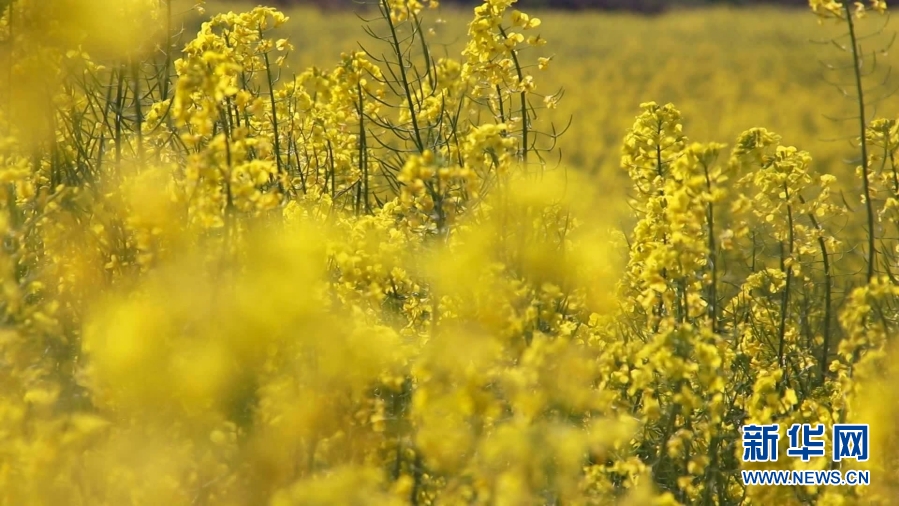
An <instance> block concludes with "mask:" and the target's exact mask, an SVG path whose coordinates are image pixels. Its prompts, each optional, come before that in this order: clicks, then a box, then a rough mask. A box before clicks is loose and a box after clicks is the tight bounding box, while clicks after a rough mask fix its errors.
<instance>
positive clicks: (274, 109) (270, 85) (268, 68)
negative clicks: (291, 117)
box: [259, 27, 284, 190]
mask: <svg viewBox="0 0 899 506" xmlns="http://www.w3.org/2000/svg"><path fill="white" fill-rule="evenodd" d="M259 37H260V38H262V37H263V34H262V27H259ZM262 57H263V59H264V60H265V77H266V79H265V82H266V83H267V84H268V97H269V103H270V105H271V107H272V131H273V133H274V136H275V165H277V167H278V174H283V173H284V168H283V167H282V166H281V139H280V136H279V135H278V109H277V107H276V104H275V87H274V83H273V82H272V65H271V62H270V61H269V58H268V52H267V51H266V52H264V53H262ZM279 185H280V183H279ZM282 190H283V189H282Z"/></svg>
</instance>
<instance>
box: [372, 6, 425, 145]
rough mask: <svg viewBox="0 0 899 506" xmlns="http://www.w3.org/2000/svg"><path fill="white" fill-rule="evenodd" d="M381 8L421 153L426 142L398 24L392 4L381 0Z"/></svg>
mask: <svg viewBox="0 0 899 506" xmlns="http://www.w3.org/2000/svg"><path fill="white" fill-rule="evenodd" d="M381 9H382V10H383V13H384V19H386V20H387V26H389V27H390V43H391V45H392V46H393V53H394V55H395V56H396V63H397V65H398V66H399V68H400V80H401V81H402V84H403V93H404V94H405V95H406V103H407V104H408V106H409V117H410V118H411V119H412V133H414V134H415V139H414V141H415V147H416V148H417V149H418V152H419V153H423V152H424V150H425V147H424V142H423V141H422V140H421V131H420V130H419V128H418V118H417V117H416V116H417V114H416V113H415V103H414V97H413V96H412V91H411V88H410V86H409V78H408V76H407V75H406V65H405V64H404V63H403V51H402V50H401V49H400V39H399V38H398V37H397V34H396V26H395V25H394V24H393V18H392V17H391V16H390V5H389V4H388V3H387V0H381Z"/></svg>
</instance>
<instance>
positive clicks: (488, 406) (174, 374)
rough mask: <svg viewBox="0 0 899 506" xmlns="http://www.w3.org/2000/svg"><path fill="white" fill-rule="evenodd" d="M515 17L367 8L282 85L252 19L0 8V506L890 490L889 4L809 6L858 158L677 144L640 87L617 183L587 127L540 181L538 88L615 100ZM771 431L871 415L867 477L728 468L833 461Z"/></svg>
mask: <svg viewBox="0 0 899 506" xmlns="http://www.w3.org/2000/svg"><path fill="white" fill-rule="evenodd" d="M512 3H513V2H512V1H511V0H487V1H486V2H484V3H483V4H481V5H479V6H477V7H476V8H475V9H474V11H473V12H472V13H469V14H468V22H467V25H466V26H465V27H460V28H458V29H457V31H456V32H455V37H457V38H458V39H459V42H458V44H457V46H458V47H457V49H453V50H450V49H449V46H448V45H444V44H443V43H442V42H441V40H440V37H447V36H449V34H448V32H449V30H450V29H451V28H452V26H448V27H440V24H439V23H438V24H437V25H438V29H436V30H434V31H432V28H433V27H432V23H433V22H434V20H435V19H436V18H437V17H438V16H439V11H436V10H434V9H432V8H433V7H436V4H434V3H425V4H422V3H419V2H418V1H417V0H382V2H381V3H380V4H378V5H374V6H372V10H371V15H370V16H367V17H366V18H365V19H364V21H363V22H360V24H362V25H363V27H362V28H360V29H359V31H360V32H362V30H363V29H364V30H365V32H367V38H364V37H359V38H358V39H359V40H364V42H362V44H361V45H359V46H356V47H355V49H353V50H352V51H351V52H346V53H344V54H343V55H341V56H339V57H337V58H336V61H335V62H333V63H331V64H330V65H328V66H319V67H309V68H304V67H296V66H294V65H290V62H291V61H292V60H291V58H294V57H293V56H291V55H292V54H293V53H294V52H296V51H297V50H299V52H300V53H301V54H300V58H302V57H303V56H302V55H303V53H304V52H305V53H306V54H307V57H308V53H309V52H310V51H312V50H314V49H310V48H309V47H305V48H297V47H296V45H297V42H295V41H293V40H292V38H290V37H284V36H283V34H284V31H285V28H286V27H287V26H289V23H291V22H296V20H289V19H288V16H286V15H285V14H284V13H282V12H279V11H277V10H275V9H272V8H266V7H256V8H248V9H247V10H245V11H242V12H223V13H220V14H215V13H214V12H212V11H210V14H209V15H207V17H206V20H205V21H204V22H203V23H202V25H201V26H200V27H199V29H198V31H197V32H196V34H195V35H194V33H192V32H191V33H190V35H189V36H184V34H182V33H181V29H180V26H181V21H180V19H181V17H180V16H181V13H180V12H179V9H181V8H182V6H181V4H180V3H179V2H174V1H173V2H169V1H158V0H116V1H113V0H12V1H6V2H3V3H0V7H2V8H3V14H2V21H0V41H2V48H0V56H2V60H0V69H2V74H3V75H2V77H0V79H3V83H4V85H3V86H2V87H0V183H2V184H0V202H2V206H0V233H2V236H3V237H2V244H0V275H2V277H0V310H2V319H3V320H2V327H0V504H2V505H4V506H6V505H9V506H18V505H32V504H40V505H85V506H86V505H121V504H134V505H156V504H167V505H195V504H206V505H257V504H270V505H273V506H282V505H292V504H297V505H301V504H302V505H305V504H334V505H345V504H385V505H386V504H457V503H464V504H496V505H526V504H559V505H561V504H618V503H622V504H633V505H643V504H766V503H769V504H808V503H816V504H834V505H837V504H893V503H894V501H895V497H897V495H899V475H897V463H899V441H897V436H899V433H897V425H896V423H895V420H896V419H897V416H899V403H897V402H896V401H897V399H899V392H897V391H896V388H895V384H896V381H897V380H899V369H897V367H896V365H895V363H894V362H892V360H891V359H892V358H896V357H897V356H896V353H895V351H894V349H893V342H892V339H891V338H892V336H893V334H894V333H895V331H896V326H897V323H899V322H897V317H899V282H897V280H896V278H895V274H894V273H895V271H896V270H897V269H899V263H897V259H899V249H897V246H899V238H897V234H896V231H895V224H896V223H897V211H899V183H897V176H896V174H897V171H899V168H897V166H896V158H897V157H896V151H897V149H899V124H897V122H896V120H895V119H893V118H894V117H895V114H896V112H895V111H883V108H884V105H886V106H888V105H889V102H888V100H881V99H882V98H883V97H881V96H880V95H879V94H878V93H879V92H878V91H877V90H879V89H880V88H878V87H877V86H878V85H879V82H877V81H876V80H875V81H874V82H872V79H875V78H877V77H878V74H877V69H876V68H875V67H873V65H872V61H871V58H869V56H870V55H871V54H876V51H881V52H883V47H881V46H877V45H874V42H872V41H875V40H876V37H875V38H874V39H872V38H869V34H871V33H874V34H877V33H880V32H881V31H882V28H881V27H882V26H883V23H884V19H885V17H884V16H883V15H884V13H885V11H886V8H887V7H886V4H885V3H884V2H883V1H880V0H874V1H871V2H868V3H865V4H862V3H851V2H849V3H841V2H837V1H833V0H811V1H810V6H811V10H812V13H806V14H805V16H807V17H808V19H810V20H812V23H814V19H815V17H817V18H818V19H820V20H821V21H822V22H823V23H824V25H825V26H822V27H821V37H823V38H825V39H826V38H827V37H833V38H832V39H829V40H831V41H832V42H833V44H832V45H831V47H830V49H832V50H833V51H835V52H836V54H837V56H838V57H843V58H848V59H849V62H850V65H849V66H848V67H847V68H848V70H845V69H844V70H845V73H844V74H841V77H842V78H844V79H849V80H848V81H847V82H846V83H844V84H843V86H844V88H843V91H844V92H845V93H846V95H848V96H850V97H852V99H853V100H850V101H849V102H850V105H851V107H854V114H855V119H854V122H852V121H849V122H848V123H846V125H844V126H845V129H844V131H843V132H842V133H843V135H844V136H847V137H848V138H849V140H850V143H849V144H844V145H842V146H841V148H840V149H843V150H844V153H843V154H842V157H843V158H848V159H853V158H854V159H855V161H854V162H853V167H855V168H856V170H855V171H852V170H842V171H837V170H829V169H830V168H832V167H831V166H830V165H829V164H823V165H822V164H819V163H817V162H816V161H815V160H814V159H813V158H812V156H813V155H812V154H810V153H809V152H807V151H805V150H803V149H801V148H797V147H793V145H792V144H791V143H790V142H788V141H786V140H784V139H793V138H794V136H795V137H799V138H803V139H806V138H809V136H810V135H809V132H810V131H814V128H813V127H810V126H809V122H810V121H812V120H809V119H808V116H801V115H800V117H798V118H793V119H779V120H778V121H783V123H782V124H781V123H779V124H780V125H783V126H789V125H795V126H796V127H797V130H799V131H798V132H796V133H794V132H789V131H783V132H780V133H781V134H783V135H784V137H781V135H780V134H779V133H774V131H772V130H768V129H766V128H762V127H761V126H752V127H747V129H745V130H744V131H742V133H735V134H734V135H732V136H728V135H725V136H724V138H719V137H718V136H717V135H715V136H712V135H708V137H711V138H708V140H709V141H710V142H696V141H695V140H694V134H693V133H692V132H691V131H690V129H689V128H688V126H689V124H688V123H687V121H686V120H685V119H684V117H683V116H682V112H681V111H680V110H679V109H677V108H676V107H675V106H674V105H671V104H666V105H662V103H663V102H658V103H657V102H645V103H642V104H640V105H639V106H638V107H635V108H634V110H633V111H631V112H630V113H629V114H630V117H631V119H630V121H629V123H630V124H629V126H628V127H627V128H625V129H623V130H622V131H621V132H619V133H617V134H616V135H617V138H618V140H617V144H618V146H617V147H615V148H614V153H615V158H616V159H617V162H616V164H615V165H616V168H617V170H618V173H619V174H620V175H621V178H620V179H615V180H626V181H627V182H628V187H627V189H622V190H621V191H616V190H615V188H614V187H613V186H610V183H609V181H610V180H612V179H613V178H609V179H605V178H602V177H599V178H598V177H596V176H594V175H592V174H591V171H590V170H588V169H590V168H592V167H589V165H591V163H590V160H591V159H593V158H592V157H597V156H601V157H604V158H608V157H611V156H612V155H611V154H610V153H612V151H609V150H608V147H607V145H606V141H601V142H597V143H594V144H592V145H590V146H584V147H582V148H580V151H578V150H577V149H575V152H576V153H579V154H576V155H575V160H574V162H572V165H574V166H578V165H579V166H581V167H582V168H583V169H582V170H573V169H571V170H566V169H564V167H565V164H566V159H565V158H564V153H563V151H564V149H560V146H563V144H562V143H564V142H568V143H569V144H568V145H569V146H576V145H577V143H582V144H591V143H592V141H593V139H592V138H593V137H594V136H595V134H594V133H593V132H594V131H595V130H591V129H586V131H581V132H580V133H579V132H578V131H577V128H578V127H583V128H587V127H584V125H585V123H584V121H583V120H581V119H579V120H578V123H573V126H572V129H571V130H570V132H569V133H568V135H569V137H568V138H569V139H571V138H573V139H575V141H570V140H569V141H566V140H564V139H566V137H565V136H561V135H560V134H561V131H562V130H564V124H563V125H559V124H555V123H553V122H552V121H551V120H552V119H553V118H554V117H553V115H552V114H550V113H552V111H553V110H555V111H558V110H559V108H561V107H563V105H562V104H564V103H565V100H567V99H570V98H571V96H565V97H562V96H561V94H559V93H554V92H552V91H550V92H547V91H546V90H554V88H553V83H562V84H564V85H565V88H566V89H568V90H574V91H573V92H572V93H571V95H574V96H575V97H581V98H578V99H577V100H583V102H581V103H580V104H579V103H578V102H575V104H574V105H573V106H571V107H575V108H578V109H583V108H584V104H587V106H586V108H587V109H588V110H589V109H590V107H591V106H590V105H589V104H593V103H598V101H601V100H602V97H604V96H605V97H606V99H605V100H606V101H607V102H608V103H610V104H614V103H616V98H615V97H614V96H613V94H612V95H605V93H606V90H604V89H603V87H602V86H595V87H592V88H590V89H584V88H579V84H578V79H579V78H578V75H577V74H565V73H564V72H559V69H564V68H575V66H574V64H569V65H571V66H569V67H566V66H565V65H566V64H565V63H564V62H563V61H560V60H564V59H565V56H564V55H565V54H569V55H571V54H572V53H570V52H568V51H564V50H561V49H560V50H559V51H558V55H557V53H556V51H555V50H554V49H553V43H554V41H553V38H552V36H551V34H552V33H561V31H562V30H564V28H560V27H555V28H550V27H549V26H548V25H549V22H547V21H545V20H541V19H540V18H539V16H529V15H528V14H525V13H523V12H520V11H518V10H515V9H514V6H513V5H512ZM633 23H637V22H636V21H633ZM450 25H452V24H451V23H450ZM632 26H635V25H632ZM778 26H780V25H778ZM759 29H760V30H763V29H764V28H762V27H761V25H760V28H759ZM365 32H362V35H363V36H365ZM834 33H835V34H836V35H834ZM613 35H614V34H613ZM620 36H621V37H623V36H624V35H620ZM628 40H630V39H628ZM625 45H627V44H625ZM872 50H873V51H875V53H871V51H872ZM733 51H740V49H739V48H734V49H733ZM568 58H572V56H568ZM655 58H658V56H656V57H655ZM777 58H778V56H777V55H776V54H773V55H772V59H773V60H772V61H773V63H770V64H769V67H770V68H771V69H774V68H777V67H779V66H780V65H781V63H782V62H781V61H780V60H778V59H777ZM557 64H558V65H557ZM640 65H648V67H647V66H644V67H642V68H650V67H652V66H654V65H658V66H659V68H658V75H657V79H658V80H653V81H652V83H664V82H665V81H664V80H665V76H666V74H668V73H673V72H676V71H677V69H676V68H674V67H665V66H662V64H661V63H660V60H653V59H652V58H650V59H649V62H648V63H647V62H641V63H640ZM831 65H833V66H835V68H836V65H838V64H831ZM554 68H555V70H554ZM588 71H589V69H586V68H584V69H583V70H582V72H588ZM553 72H557V75H556V76H555V77H551V76H552V75H553ZM623 72H624V76H625V77H619V78H616V79H619V81H618V83H625V82H626V79H627V76H628V75H629V74H628V73H627V72H628V71H627V70H626V69H624V68H623ZM731 72H733V73H736V72H739V69H732V70H731ZM778 72H784V71H783V70H782V69H781V70H778ZM714 75H717V76H719V77H718V78H717V79H723V77H721V74H714ZM784 75H785V74H784ZM553 79H554V80H555V81H553ZM584 80H586V78H585V79H584ZM637 80H638V81H639V79H637ZM717 82H720V81H715V79H713V84H714V83H717ZM657 85H659V86H661V84H657ZM633 86H634V87H636V88H638V89H643V88H640V87H641V86H645V83H634V84H633ZM790 89H792V90H793V92H794V93H797V94H799V95H797V96H796V97H795V99H794V100H793V102H795V104H796V105H795V107H794V108H792V109H791V108H785V109H784V110H783V111H782V114H781V116H784V117H787V116H789V115H790V113H793V112H796V113H797V114H798V113H799V112H800V111H803V110H804V109H803V107H805V106H807V105H808V102H806V100H808V99H807V98H806V97H805V95H803V93H804V91H803V89H802V88H801V87H794V88H790ZM872 90H874V91H872ZM643 91H644V92H646V93H649V94H652V92H653V91H654V89H643ZM661 94H662V95H664V93H661ZM588 95H589V96H591V97H594V98H591V99H589V100H593V101H597V102H590V101H588V99H587V98H584V97H587V96H588ZM749 95H750V96H751V95H752V94H751V93H750V94H749ZM721 96H724V95H719V96H717V97H719V98H720V97H721ZM813 96H816V95H813ZM884 96H885V97H888V95H884ZM647 98H652V97H647ZM560 100H561V101H560ZM878 104H879V105H881V108H880V110H877V109H875V108H874V106H875V105H878ZM715 106H716V104H714V103H713V104H709V107H715ZM566 107H568V106H566ZM616 107H617V106H616ZM730 107H731V108H723V109H722V108H718V110H716V111H714V112H715V114H718V115H720V116H721V117H722V118H724V119H722V123H721V124H722V125H725V124H726V125H728V126H727V127H726V128H725V127H722V130H726V129H727V128H731V127H734V126H736V125H738V124H739V123H740V121H736V120H728V119H726V118H727V115H728V114H734V115H740V117H750V116H751V113H752V111H746V110H744V109H739V108H738V107H737V105H731V106H730ZM822 107H823V106H822ZM554 108H555V109H554ZM738 109H739V110H740V111H741V112H739V113H737V112H735V111H737V110H738ZM571 110H574V109H571ZM594 112H595V111H594ZM806 112H808V111H806ZM890 114H892V115H893V116H890ZM595 117H596V118H600V117H601V115H600V116H595ZM759 118H760V119H761V120H764V119H766V116H764V115H760V116H759ZM599 121H602V120H601V119H600V120H599ZM610 121H611V120H610ZM814 121H817V119H815V120H814ZM847 125H848V126H847ZM592 128H596V129H600V130H602V131H606V130H604V129H605V126H603V125H594V126H593V127H592ZM717 133H718V132H716V131H714V129H712V130H710V131H708V132H704V134H717ZM813 135H814V134H812V136H813ZM699 138H703V137H702V136H699ZM717 141H722V142H728V143H729V145H725V144H721V143H719V142H717ZM572 142H573V143H572ZM830 149H836V148H833V147H831V148H830ZM560 156H561V157H562V158H561V159H562V164H561V165H560V164H559V158H560ZM604 163H605V162H601V163H599V165H603V164H604ZM616 195H620V196H621V197H622V199H621V200H618V199H616V198H615V196H616ZM625 196H626V198H625ZM622 224H624V225H625V226H626V228H622ZM771 423H778V424H781V426H783V427H784V428H785V427H786V426H787V425H789V424H791V423H810V424H825V425H831V424H833V423H868V424H870V426H871V433H870V438H871V449H872V451H871V456H870V458H869V459H868V460H867V461H865V462H857V463H854V465H855V466H856V467H854V468H853V469H860V470H870V471H871V475H872V478H873V480H872V483H871V486H866V487H863V486H827V487H824V486H821V487H818V486H808V485H802V486H799V485H797V486H787V487H762V486H746V485H744V483H743V482H742V481H741V479H740V476H741V474H740V471H742V470H747V469H761V468H765V469H784V468H791V469H797V470H803V469H810V470H811V469H819V470H821V469H831V468H839V467H840V466H841V465H842V464H840V463H834V462H831V461H830V460H829V459H812V460H808V461H803V460H801V459H786V458H784V459H781V460H780V461H779V462H767V463H745V462H743V459H742V458H741V457H742V456H743V455H744V452H743V448H742V447H741V444H740V439H741V434H740V428H741V427H742V426H744V425H748V424H757V425H764V424H771ZM829 443H832V442H829ZM778 466H780V467H778Z"/></svg>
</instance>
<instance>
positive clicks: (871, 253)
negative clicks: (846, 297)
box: [843, 2, 877, 283]
mask: <svg viewBox="0 0 899 506" xmlns="http://www.w3.org/2000/svg"><path fill="white" fill-rule="evenodd" d="M843 9H844V11H845V12H846V22H847V24H848V25H849V41H850V43H851V44H852V63H853V65H852V67H853V74H854V75H855V88H856V91H857V93H858V120H859V121H858V123H859V134H860V139H859V141H860V143H861V154H862V191H863V192H864V197H865V213H866V218H867V222H868V223H867V224H868V253H867V262H868V268H867V281H868V282H869V283H870V282H871V279H872V278H873V277H874V269H875V265H876V261H877V252H876V250H875V249H874V248H875V247H874V243H875V239H876V238H875V234H874V204H873V202H871V188H870V186H871V185H870V182H869V181H868V168H869V167H868V163H869V162H868V142H867V140H866V139H865V132H866V130H867V125H868V123H867V120H866V119H865V95H864V89H863V88H862V69H861V56H860V55H859V47H858V45H859V43H858V37H857V36H856V34H855V21H853V19H852V7H851V2H845V3H843Z"/></svg>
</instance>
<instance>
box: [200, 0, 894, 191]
mask: <svg viewBox="0 0 899 506" xmlns="http://www.w3.org/2000/svg"><path fill="white" fill-rule="evenodd" d="M253 5H255V4H253V3H251V2H240V1H238V2H221V1H219V2H208V3H207V4H206V10H207V12H221V11H228V10H234V11H236V12H240V11H242V10H245V9H247V8H251V7H252V6H253ZM362 9H363V8H362V7H361V6H360V7H359V9H357V11H356V12H353V11H352V10H340V11H324V12H323V11H320V10H318V9H316V8H314V7H310V6H293V7H291V6H287V7H283V10H284V11H285V12H286V13H288V14H289V16H290V18H291V19H290V21H289V22H288V24H287V25H286V27H284V28H283V29H282V30H283V34H282V36H285V37H288V38H289V39H290V40H291V41H292V42H293V44H294V46H295V48H296V50H295V52H294V54H293V55H292V57H291V59H290V62H291V67H292V68H293V69H296V70H297V71H298V72H299V71H300V70H302V69H305V68H307V67H308V66H311V65H316V66H320V67H324V68H330V67H332V66H333V65H334V64H335V63H336V62H337V61H338V59H339V56H340V53H341V52H345V51H353V50H358V49H359V47H360V46H359V44H360V43H361V44H363V45H366V46H368V45H371V40H370V39H368V38H367V36H366V34H365V32H364V31H363V29H362V27H363V25H364V21H363V19H361V18H364V17H365V11H364V10H362ZM528 12H529V13H530V14H532V15H533V16H537V17H539V18H540V19H541V20H542V21H543V23H542V25H541V26H540V28H539V29H538V30H537V31H539V33H540V35H542V36H543V37H545V38H546V39H547V40H548V41H549V45H548V46H547V47H548V48H550V50H551V53H550V54H552V55H553V59H552V61H551V63H550V66H549V68H548V70H547V71H546V72H543V73H541V75H540V76H539V80H538V82H539V88H538V92H542V93H554V92H556V91H558V90H559V89H562V90H564V96H563V98H562V100H561V102H560V103H559V105H558V108H557V109H556V110H555V111H551V112H549V114H548V116H547V113H548V111H543V115H542V116H541V118H540V123H538V125H537V128H541V127H544V128H545V127H546V122H547V121H552V122H553V123H554V124H556V125H557V126H558V127H559V128H563V127H564V126H565V125H567V124H568V121H569V120H570V121H571V128H570V129H569V130H568V132H567V134H566V135H564V136H563V137H562V138H561V139H560V141H559V142H560V146H561V149H562V156H563V162H564V164H565V165H566V166H568V167H572V168H577V169H581V170H586V171H589V172H600V171H604V170H608V171H615V170H616V169H617V168H618V164H619V156H618V155H619V150H620V144H621V139H622V137H623V135H624V132H625V130H626V129H627V128H628V127H630V126H631V124H632V123H633V120H634V116H635V115H636V114H637V113H638V106H639V104H640V103H641V102H645V101H648V100H653V101H656V102H659V103H667V102H672V103H674V104H675V105H676V106H677V107H678V108H679V109H680V110H681V111H682V112H683V114H684V117H685V121H684V129H685V131H686V132H687V134H688V136H689V137H690V138H691V139H693V140H696V141H702V142H705V141H718V142H724V143H727V144H729V145H731V144H732V143H733V141H734V140H735V139H736V137H737V135H739V134H740V133H741V132H743V131H745V130H746V129H748V128H751V127H754V126H763V127H765V128H768V129H770V130H773V131H775V132H777V133H779V134H781V135H783V136H784V142H785V143H787V144H791V145H795V146H797V147H799V148H800V149H803V150H807V151H809V152H811V153H812V155H813V157H814V159H815V163H816V164H818V165H817V168H818V169H819V170H821V171H823V172H829V173H837V174H841V173H847V175H848V170H849V169H848V165H847V164H846V162H845V160H846V159H847V158H851V157H852V156H853V153H855V152H857V150H855V149H853V148H852V146H851V145H850V142H852V141H853V139H855V138H856V137H857V131H858V124H857V119H855V118H854V116H855V115H856V114H857V112H854V111H857V106H856V105H855V103H854V100H855V98H854V88H853V77H852V74H851V68H848V67H847V64H849V61H850V60H849V57H850V55H849V54H848V53H846V52H844V51H841V50H840V49H839V48H837V47H836V46H835V45H834V44H833V42H832V41H831V39H833V38H838V40H840V41H842V42H845V39H839V37H841V36H842V35H843V34H844V32H845V28H844V27H842V26H837V25H831V24H829V23H825V24H824V26H819V24H818V23H817V22H816V20H815V18H814V16H809V15H808V12H807V10H806V9H804V8H802V9H789V8H779V7H770V6H766V7H753V8H733V7H713V8H702V9H678V10H673V11H670V12H666V13H664V14H661V15H657V16H644V15H640V14H637V13H627V12H605V11H559V10H543V11H540V10H537V11H534V10H533V9H528ZM426 14H427V17H426V21H427V23H428V26H429V27H430V28H432V29H433V30H434V33H433V35H431V40H432V41H433V42H434V44H435V46H434V47H435V48H436V47H438V46H442V47H443V48H444V50H445V52H446V54H447V55H450V56H453V57H456V58H458V57H459V53H460V51H461V50H462V48H463V45H464V42H465V36H466V30H467V24H468V22H470V21H471V10H470V9H469V8H465V7H459V6H449V7H447V6H442V7H441V8H440V9H438V10H435V11H427V12H426ZM197 19H198V18H196V17H195V16H188V17H187V21H186V25H185V29H186V34H185V36H193V34H194V30H195V28H196V24H197V23H199V21H197ZM872 25H873V28H872ZM880 27H882V30H879V28H880ZM897 29H899V21H897V20H895V19H892V20H890V19H886V20H885V21H880V20H877V21H876V23H868V24H867V25H866V26H865V28H864V29H863V32H862V33H861V34H860V35H862V36H868V35H870V36H871V38H869V39H866V40H864V41H863V42H864V44H865V48H866V49H865V50H866V56H867V58H866V64H870V65H871V66H870V67H869V68H870V69H871V70H872V71H873V72H874V74H872V75H871V76H870V77H869V78H868V82H867V83H866V85H865V88H866V90H868V91H870V93H869V94H868V95H867V96H868V100H867V101H868V102H869V103H871V104H874V105H876V106H877V107H875V109H874V110H873V111H872V110H871V109H869V113H878V112H879V111H881V110H883V111H886V112H889V111H894V110H895V104H897V103H899V96H895V95H892V94H891V92H892V91H893V89H895V86H896V81H892V80H890V79H888V78H889V77H890V75H889V74H890V69H891V68H895V67H896V66H897V65H896V64H897V63H899V60H897V52H896V51H889V50H887V49H889V48H890V42H891V40H892V37H893V36H894V34H895V33H896V31H897ZM874 32H880V33H874ZM895 49H896V50H897V51H899V46H896V48H895ZM875 59H876V67H875V65H874V62H875ZM828 66H830V67H832V68H828ZM884 79H887V83H886V84H885V85H884V86H881V84H882V83H883V81H884ZM840 86H842V90H845V91H846V92H848V96H844V95H843V93H842V91H841V89H840ZM875 102H879V104H875ZM869 116H872V117H873V116H874V114H869ZM856 156H857V155H856ZM606 174H609V173H606ZM843 179H848V180H850V181H851V180H852V179H853V178H852V177H847V178H841V180H843ZM853 182H854V181H853Z"/></svg>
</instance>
